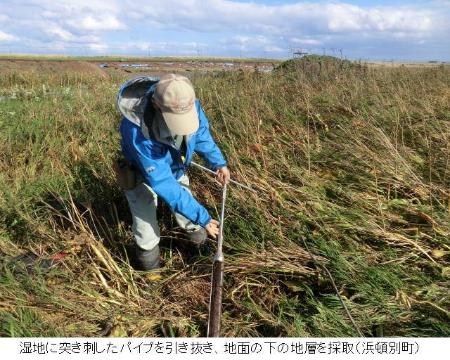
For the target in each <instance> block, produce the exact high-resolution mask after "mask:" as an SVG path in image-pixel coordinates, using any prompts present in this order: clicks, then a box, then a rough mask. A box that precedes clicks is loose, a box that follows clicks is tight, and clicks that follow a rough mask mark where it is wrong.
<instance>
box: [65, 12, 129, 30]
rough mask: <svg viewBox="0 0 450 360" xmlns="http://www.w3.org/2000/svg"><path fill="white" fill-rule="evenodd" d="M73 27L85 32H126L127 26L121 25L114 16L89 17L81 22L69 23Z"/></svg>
mask: <svg viewBox="0 0 450 360" xmlns="http://www.w3.org/2000/svg"><path fill="white" fill-rule="evenodd" d="M69 23H70V24H71V25H72V26H74V27H78V28H80V29H83V30H88V31H89V30H92V31H105V30H124V29H126V26H125V24H123V23H121V22H120V21H119V20H118V19H117V18H116V17H115V16H114V15H102V16H94V15H88V16H86V17H84V18H82V19H81V21H79V22H78V21H71V22H69Z"/></svg>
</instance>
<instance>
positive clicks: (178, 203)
mask: <svg viewBox="0 0 450 360" xmlns="http://www.w3.org/2000/svg"><path fill="white" fill-rule="evenodd" d="M122 147H123V150H124V153H126V154H127V157H130V158H131V159H129V160H131V161H132V162H133V163H134V164H136V165H137V166H138V167H139V169H140V171H141V174H142V175H143V177H144V179H145V182H146V183H147V184H148V185H149V186H150V187H151V188H152V189H153V191H154V192H155V193H156V194H157V195H158V196H160V197H161V198H162V199H163V200H164V201H165V202H166V203H167V204H168V205H169V206H170V208H171V209H172V211H174V212H177V213H180V214H182V215H183V216H185V217H186V218H188V219H189V220H191V221H192V222H193V223H195V224H199V225H201V226H203V227H205V226H206V225H207V224H208V223H209V222H210V220H211V216H210V215H209V213H208V211H207V210H206V209H205V208H204V207H203V206H202V205H201V204H200V203H199V202H198V201H197V200H196V199H195V198H194V197H193V196H192V195H191V194H190V193H189V192H188V191H186V190H185V189H184V188H183V187H182V186H181V185H180V184H179V183H178V181H177V180H176V179H175V177H174V176H173V174H172V171H171V169H170V165H169V157H170V153H169V151H168V149H167V147H165V146H163V145H160V144H155V143H154V142H152V141H151V140H149V139H146V138H145V137H144V136H143V135H142V133H141V132H140V130H139V129H138V128H137V127H135V126H132V127H130V128H128V129H126V130H124V131H122Z"/></svg>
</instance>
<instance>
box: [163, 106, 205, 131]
mask: <svg viewBox="0 0 450 360" xmlns="http://www.w3.org/2000/svg"><path fill="white" fill-rule="evenodd" d="M161 113H162V116H163V118H164V121H165V122H166V125H167V127H168V128H169V130H170V132H171V133H172V134H173V135H189V134H193V133H195V132H196V131H197V130H198V128H199V120H198V113H197V109H196V107H195V105H194V106H192V108H191V109H190V110H189V111H187V112H185V113H183V114H175V113H173V112H164V111H162V112H161Z"/></svg>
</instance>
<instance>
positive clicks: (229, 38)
mask: <svg viewBox="0 0 450 360" xmlns="http://www.w3.org/2000/svg"><path fill="white" fill-rule="evenodd" d="M405 1H408V0H405ZM448 4H449V2H448V1H444V0H434V1H427V2H423V3H422V4H420V3H418V2H414V4H411V5H407V4H405V5H402V6H399V5H387V6H376V5H375V6H374V5H365V6H361V5H354V4H349V3H345V0H343V1H342V2H340V1H335V0H330V1H329V2H327V0H323V1H320V2H317V1H313V0H310V1H309V2H305V1H301V0H298V2H297V3H282V2H276V3H274V4H262V3H260V2H255V1H253V0H240V1H238V0H234V1H233V0H208V1H205V0H164V1H161V0H58V1H54V0H22V1H14V0H3V1H1V3H0V14H1V15H0V22H2V31H3V32H0V40H1V41H6V40H5V39H7V38H8V37H9V39H10V40H8V41H11V36H13V35H11V34H17V35H16V36H19V37H20V38H21V40H23V39H28V42H24V43H28V44H34V43H40V44H44V45H45V44H53V43H55V44H58V46H60V45H61V44H65V45H66V46H68V47H69V46H72V47H73V46H80V47H86V48H88V49H92V50H96V51H100V49H101V51H107V50H112V49H119V48H124V49H133V50H134V51H154V52H158V51H161V52H169V51H172V52H173V53H174V54H176V53H187V52H191V53H196V52H199V51H206V50H205V49H212V48H214V49H216V50H217V51H222V52H226V51H227V50H230V51H234V52H236V51H260V52H269V53H274V54H275V55H278V54H279V53H281V52H282V51H286V50H283V49H287V48H288V47H289V46H290V45H292V46H298V47H308V48H313V47H317V48H319V47H343V44H344V45H345V46H346V47H348V46H350V47H353V48H355V47H356V46H362V45H360V44H362V40H364V48H365V47H366V45H367V44H371V43H375V42H376V43H377V44H380V43H382V42H383V41H385V42H386V43H392V42H393V41H396V42H397V43H398V44H399V45H408V44H409V45H412V44H422V45H423V46H424V47H425V46H431V45H429V44H434V45H433V46H436V48H438V47H439V48H440V49H444V50H443V51H444V52H445V51H446V52H447V53H449V47H450V45H449V44H448V40H447V39H448V38H449V37H450V22H449V21H448V18H449V16H450V7H449V6H448ZM17 14H21V16H20V18H19V17H17ZM11 19H14V20H11ZM6 20H9V21H6ZM176 34H179V35H180V38H182V39H183V40H184V41H177V40H175V39H176V37H177V36H176ZM165 36H167V38H166V37H165ZM13 37H14V36H13ZM158 37H161V39H158ZM205 38H207V39H208V40H205ZM113 39H117V40H113ZM124 39H125V40H124ZM151 39H153V40H154V39H158V41H156V42H155V41H150V40H151ZM220 39H224V40H220ZM130 40H133V41H131V42H130ZM124 42H127V43H128V44H124ZM131 44H134V45H131ZM49 46H50V45H49ZM391 46H392V45H391ZM361 49H363V47H361ZM361 51H362V50H361Z"/></svg>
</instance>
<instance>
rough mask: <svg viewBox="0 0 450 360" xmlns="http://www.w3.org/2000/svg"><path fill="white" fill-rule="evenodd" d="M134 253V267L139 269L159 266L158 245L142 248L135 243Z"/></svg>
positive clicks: (151, 268) (150, 268)
mask: <svg viewBox="0 0 450 360" xmlns="http://www.w3.org/2000/svg"><path fill="white" fill-rule="evenodd" d="M135 255H136V267H137V268H138V269H139V270H153V269H158V268H159V267H160V262H159V246H158V245H156V246H155V247H154V248H153V249H151V250H144V249H141V248H140V247H139V246H137V245H135Z"/></svg>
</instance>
